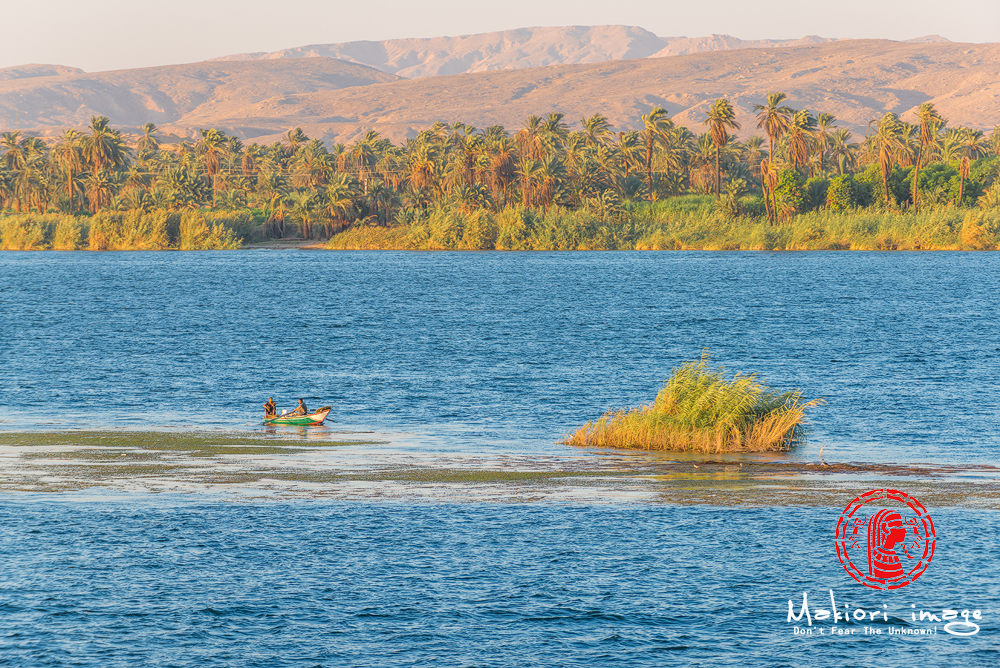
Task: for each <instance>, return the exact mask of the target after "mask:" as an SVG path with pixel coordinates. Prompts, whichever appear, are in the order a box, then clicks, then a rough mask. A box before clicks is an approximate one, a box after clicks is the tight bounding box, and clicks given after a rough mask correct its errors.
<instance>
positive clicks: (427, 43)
mask: <svg viewBox="0 0 1000 668" xmlns="http://www.w3.org/2000/svg"><path fill="white" fill-rule="evenodd" d="M831 41H833V40H831V39H827V38H823V37H815V36H810V37H804V38H802V39H794V40H773V39H762V40H742V39H739V38H736V37H732V36H730V35H711V36H709V37H697V38H688V37H659V36H657V35H654V34H653V33H651V32H649V31H648V30H644V29H642V28H638V27H635V26H568V27H555V28H520V29H517V30H504V31H502V32H491V33H482V34H478V35H461V36H458V37H433V38H428V39H417V38H414V39H390V40H384V41H380V42H372V41H361V42H344V43H341V44H312V45H310V46H301V47H297V48H293V49H282V50H281V51H272V52H269V53H265V52H259V53H242V54H236V55H231V56H223V57H222V58H218V59H216V60H219V61H234V60H235V61H242V60H277V59H283V58H315V57H327V58H338V59H340V60H346V61H349V62H352V63H358V64H360V65H368V66H370V67H374V68H376V69H378V70H381V71H383V72H388V73H390V74H396V75H398V76H401V77H406V78H411V79H413V78H419V77H429V76H442V75H448V74H464V73H469V72H490V71H494V70H516V69H523V68H525V67H544V66H546V65H573V64H581V63H603V62H606V61H610V60H632V59H635V58H661V57H663V56H679V55H686V54H689V53H702V52H704V51H728V50H731V49H766V48H781V47H787V46H803V45H806V44H823V43H826V42H831Z"/></svg>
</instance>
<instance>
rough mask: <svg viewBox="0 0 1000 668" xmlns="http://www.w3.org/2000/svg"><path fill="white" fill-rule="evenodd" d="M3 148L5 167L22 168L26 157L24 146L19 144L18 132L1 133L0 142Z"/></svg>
mask: <svg viewBox="0 0 1000 668" xmlns="http://www.w3.org/2000/svg"><path fill="white" fill-rule="evenodd" d="M0 146H2V148H3V152H4V154H3V161H4V164H5V165H7V169H11V170H16V169H23V168H24V163H25V162H26V161H27V158H26V157H25V155H24V147H23V146H22V145H21V133H20V132H5V133H3V141H2V143H0Z"/></svg>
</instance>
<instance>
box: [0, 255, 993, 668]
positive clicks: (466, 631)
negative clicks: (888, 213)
mask: <svg viewBox="0 0 1000 668" xmlns="http://www.w3.org/2000/svg"><path fill="white" fill-rule="evenodd" d="M998 276H1000V256H998V255H996V254H989V253H978V254H962V253H922V254H906V253H884V254H883V253H677V252H673V253H573V254H557V253H530V254H529V253H525V254H503V253H484V254H477V253H466V254H460V253H459V254H452V253H323V252H287V251H282V252H274V251H246V252H231V253H0V341H2V347H0V410H2V415H0V420H2V422H0V430H6V431H11V430H59V429H76V428H130V429H142V428H148V427H150V426H152V427H154V428H158V429H167V430H170V429H185V430H186V429H205V430H209V429H212V430H214V429H226V430H245V431H251V432H253V431H257V430H260V429H261V427H260V426H259V424H258V421H259V420H258V416H259V413H260V410H259V405H260V404H261V403H263V401H264V400H265V399H266V397H267V396H272V395H273V396H274V397H275V398H276V400H277V401H278V403H279V406H281V407H286V408H291V407H292V406H293V405H294V403H295V402H294V400H295V398H297V397H299V396H302V397H304V398H305V399H306V401H307V403H308V404H309V405H310V406H313V407H315V406H319V405H324V404H329V405H332V406H334V410H335V413H334V417H335V418H336V419H337V423H336V427H335V428H336V429H342V430H345V431H351V430H356V431H367V430H374V431H376V432H378V433H380V434H384V435H389V436H393V435H399V436H400V438H401V439H402V440H400V441H399V442H401V443H405V444H406V447H408V448H412V449H413V450H414V451H419V452H425V453H427V452H431V453H441V454H443V455H447V454H448V453H458V454H461V453H468V452H473V451H474V452H484V451H486V452H491V451H493V452H497V453H520V454H528V455H534V454H538V455H547V454H560V453H567V452H571V450H570V449H569V448H567V447H566V446H561V445H558V444H557V443H556V441H557V440H558V438H559V437H560V436H561V435H562V434H564V433H565V432H566V431H568V430H570V429H572V428H573V427H575V426H578V425H579V424H581V423H582V422H584V421H586V420H588V419H591V418H593V417H595V416H597V415H599V414H600V413H601V412H602V411H604V410H606V409H608V408H611V407H616V406H624V405H636V404H640V403H644V402H647V401H649V400H651V399H652V397H653V396H654V395H655V393H656V391H657V389H658V388H659V386H660V384H661V383H662V380H663V379H664V378H666V376H667V375H668V374H669V372H670V369H671V368H672V367H675V366H676V365H678V364H680V363H681V362H683V361H686V360H690V359H694V358H697V357H698V356H699V355H700V354H701V351H702V349H703V348H706V347H707V348H709V349H710V350H711V353H712V355H713V358H714V359H715V360H716V361H718V362H720V363H722V364H725V365H726V366H727V367H728V368H730V369H731V370H733V371H742V372H750V371H758V372H760V373H762V374H764V376H765V377H766V378H767V379H768V380H769V381H770V382H771V383H772V384H774V385H777V386H779V387H800V388H802V389H804V390H805V392H806V395H807V396H809V397H824V398H826V400H827V404H826V405H825V406H823V407H822V408H819V409H817V410H816V411H815V412H814V413H813V418H812V421H813V427H812V432H811V437H810V441H809V443H808V444H807V446H805V447H804V448H803V449H802V450H800V451H799V452H798V453H796V454H794V455H792V456H793V457H801V458H806V459H814V458H815V457H816V455H817V453H818V451H819V448H820V447H823V448H824V453H825V456H826V458H827V459H828V460H840V461H882V462H908V463H912V462H939V463H956V464H990V463H995V462H996V459H997V458H996V455H995V453H996V452H997V447H998V445H1000V442H998V436H997V431H998V430H997V426H998V424H997V423H998V420H1000V418H998V416H1000V410H998V408H1000V407H998V399H997V397H998V391H997V390H998V380H997V378H998V371H1000V369H998V355H1000V350H998V349H1000V340H998V339H1000V335H998V333H997V330H996V322H997V295H998V294H1000V285H998V283H1000V278H998ZM220 416H221V417H220ZM0 442H2V431H0ZM859 491H862V490H859ZM847 500H848V499H845V505H846V501H847ZM840 510H841V508H829V509H824V508H807V509H801V508H763V509H759V508H758V509H731V508H717V507H693V508H692V507H670V506H663V505H630V504H624V503H623V504H620V505H612V506H596V505H587V504H571V505H560V504H555V503H546V504H516V505H500V504H498V505H474V504H470V505H453V504H446V503H423V504H393V503H360V502H359V503H330V502H318V501H312V502H310V501H296V502H273V501H269V502H265V501H259V502H248V503H239V504H236V503H223V502H219V501H216V500H213V499H211V498H209V497H207V496H204V495H198V494H193V495H189V496H176V495H160V496H157V495H151V496H146V495H134V496H124V497H122V496H120V495H118V496H112V495H102V493H101V492H100V491H97V492H94V493H89V494H84V495H74V496H70V495H35V494H20V495H19V494H7V495H4V496H0V557H2V559H3V562H2V563H3V565H4V568H3V569H0V665H14V666H22V665H23V666H34V665H40V666H49V665H51V666H56V665H58V666H62V665H80V666H108V665H121V666H132V665H163V666H190V665H232V666H243V665H253V666H280V665H296V666H299V665H306V666H313V665H321V666H342V665H350V666H368V665H385V666H416V665H427V664H432V665H443V666H510V665H518V666H520V665H523V666H584V665H586V666H614V665H629V666H660V665H692V664H699V663H708V662H711V663H713V664H716V665H719V664H721V665H807V664H835V665H877V664H888V665H956V664H960V665H964V666H976V665H990V666H993V665H997V663H998V661H1000V654H998V652H1000V641H998V635H997V632H998V624H997V615H998V614H1000V606H998V605H997V600H998V595H1000V584H998V581H997V579H996V577H995V575H994V574H995V573H996V572H997V569H998V567H1000V553H998V551H997V547H996V545H997V543H996V540H995V538H994V537H995V536H996V535H997V534H998V530H1000V516H998V515H997V514H996V513H993V512H986V511H969V510H959V509H936V508H931V509H930V510H931V512H932V514H933V516H934V519H935V524H936V526H937V530H938V537H939V541H938V551H937V553H936V555H935V558H934V562H933V564H932V565H931V568H929V569H928V571H927V573H926V574H925V575H924V576H923V577H922V578H921V579H920V580H918V581H917V582H916V583H915V584H913V585H911V586H910V587H907V588H905V589H904V590H901V591H899V592H893V593H892V594H880V593H878V592H874V591H870V590H867V589H864V588H862V587H860V586H859V585H857V584H855V583H853V581H851V580H850V579H849V578H847V576H846V574H845V573H844V572H843V570H842V569H841V567H840V565H839V564H838V562H837V561H836V556H835V553H834V550H833V542H832V537H833V529H834V526H835V523H836V518H837V516H838V514H839V512H840ZM830 589H833V590H834V591H835V592H836V595H837V597H838V600H842V601H843V602H845V603H850V604H852V606H853V605H857V606H864V607H867V608H869V609H874V608H877V607H880V606H881V605H882V604H883V603H884V604H886V605H887V606H888V609H889V610H890V614H891V615H895V618H896V625H897V626H898V624H899V623H902V622H900V621H899V620H905V618H906V615H907V612H908V609H909V605H910V604H914V605H917V606H918V607H922V608H924V609H927V610H933V609H934V608H935V607H936V608H938V609H940V608H943V607H955V608H958V609H959V610H961V609H965V608H967V609H970V610H971V609H980V610H981V611H982V613H983V615H984V620H983V621H982V622H981V627H982V628H981V631H980V633H979V634H977V635H976V636H973V637H970V638H959V637H957V636H951V635H948V634H945V633H943V632H942V631H940V629H939V635H937V636H927V637H917V638H911V637H898V636H895V637H888V636H877V637H867V636H861V635H858V636H853V637H847V638H846V639H844V638H837V639H835V640H834V639H830V638H829V636H824V637H822V638H819V637H805V638H803V637H796V636H794V635H792V631H791V627H792V626H793V625H792V624H789V623H788V622H787V621H786V615H787V606H788V600H789V599H790V598H796V600H797V601H800V600H801V595H802V592H803V591H808V592H809V593H810V599H811V600H815V599H823V597H825V596H828V591H829V590H830ZM829 626H830V624H829V623H827V624H826V627H829ZM860 628H861V627H860V626H858V627H856V629H858V630H859V632H860Z"/></svg>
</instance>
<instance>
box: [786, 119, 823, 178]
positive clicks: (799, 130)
mask: <svg viewBox="0 0 1000 668" xmlns="http://www.w3.org/2000/svg"><path fill="white" fill-rule="evenodd" d="M815 127H816V119H815V118H814V117H813V115H812V114H811V113H810V112H808V111H804V110H803V111H796V112H795V114H794V115H793V116H792V122H791V123H789V124H788V129H787V130H786V131H785V138H786V142H787V149H788V158H789V162H791V163H792V169H799V168H800V167H801V166H802V165H804V164H806V162H807V161H808V160H809V152H810V150H811V149H812V147H813V145H814V139H813V132H814V128H815Z"/></svg>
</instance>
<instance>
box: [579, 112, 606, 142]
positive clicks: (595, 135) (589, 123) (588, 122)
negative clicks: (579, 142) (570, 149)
mask: <svg viewBox="0 0 1000 668" xmlns="http://www.w3.org/2000/svg"><path fill="white" fill-rule="evenodd" d="M580 125H582V126H583V135H584V137H585V138H586V142H587V146H589V147H590V148H592V149H596V148H597V146H599V145H600V144H605V143H607V142H608V141H610V140H611V137H613V136H614V133H613V132H612V131H611V124H610V123H608V119H607V118H605V117H604V116H602V115H600V114H594V115H593V116H591V117H589V118H587V117H584V118H582V119H580Z"/></svg>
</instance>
